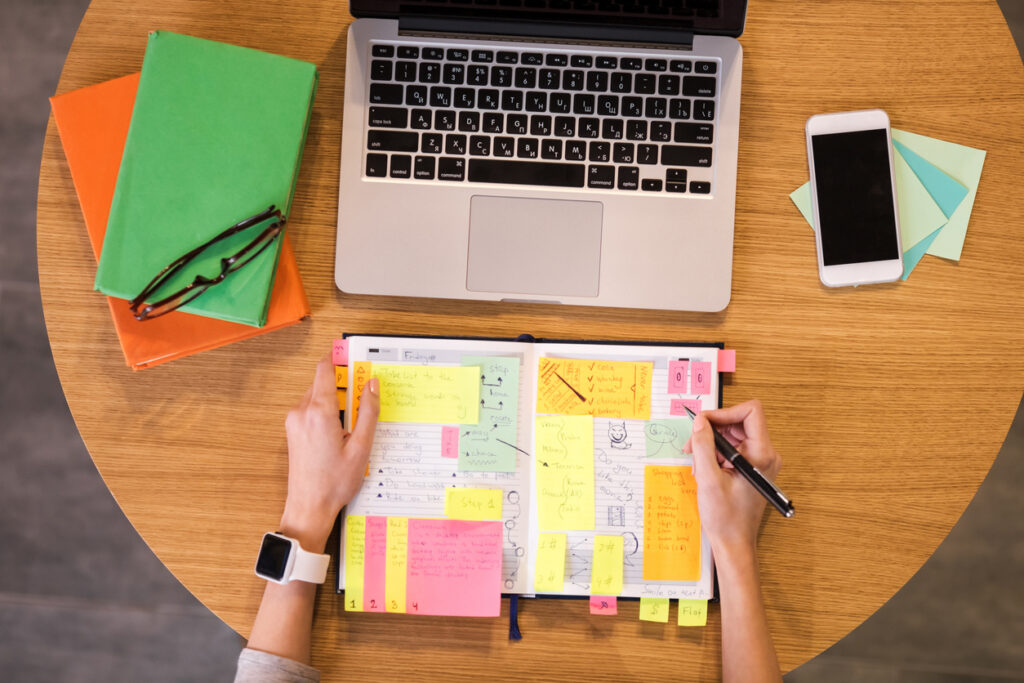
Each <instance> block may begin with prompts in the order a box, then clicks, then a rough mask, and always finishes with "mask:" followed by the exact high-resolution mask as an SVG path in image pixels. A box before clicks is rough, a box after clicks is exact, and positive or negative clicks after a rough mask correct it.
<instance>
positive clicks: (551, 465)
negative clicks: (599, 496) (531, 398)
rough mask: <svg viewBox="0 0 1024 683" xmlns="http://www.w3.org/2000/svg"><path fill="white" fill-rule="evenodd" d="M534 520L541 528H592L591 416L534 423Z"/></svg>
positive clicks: (547, 419)
mask: <svg viewBox="0 0 1024 683" xmlns="http://www.w3.org/2000/svg"><path fill="white" fill-rule="evenodd" d="M535 434H536V443H537V448H536V460H537V464H536V470H537V493H536V496H537V523H538V526H539V528H540V530H541V531H564V530H568V529H593V528H594V418H592V417H591V416H589V415H575V416H541V417H538V418H537V423H536V430H535Z"/></svg>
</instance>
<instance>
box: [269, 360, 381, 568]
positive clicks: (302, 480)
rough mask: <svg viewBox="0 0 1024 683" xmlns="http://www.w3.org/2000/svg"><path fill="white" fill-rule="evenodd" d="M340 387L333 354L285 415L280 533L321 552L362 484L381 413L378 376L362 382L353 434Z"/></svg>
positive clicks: (324, 362)
mask: <svg viewBox="0 0 1024 683" xmlns="http://www.w3.org/2000/svg"><path fill="white" fill-rule="evenodd" d="M336 392H337V388H336V387H335V382H334V368H333V367H332V366H331V362H330V360H329V356H324V357H323V358H321V359H320V363H319V364H318V365H317V367H316V376H315V377H314V378H313V384H312V386H310V388H309V390H308V391H306V395H305V396H303V397H302V400H300V401H299V403H298V404H297V405H296V406H295V407H294V408H292V410H291V411H290V412H289V413H288V418H287V419H286V420H285V432H286V433H287V435H288V499H287V501H286V502H285V506H284V514H283V515H282V516H281V532H282V533H283V534H285V535H286V536H290V537H292V538H295V539H296V540H298V541H299V542H300V543H301V544H302V547H303V548H304V549H306V550H308V551H310V552H322V551H323V549H324V547H325V546H326V544H327V537H328V536H329V535H330V533H331V528H332V527H333V526H334V520H335V519H336V518H337V516H338V513H339V512H340V511H341V508H342V507H344V506H345V505H346V504H348V502H349V501H350V500H352V498H353V497H354V496H355V495H356V492H358V491H359V488H360V487H361V486H362V485H363V477H364V473H365V472H366V463H367V461H368V460H369V458H370V447H371V446H372V445H373V433H374V429H375V428H376V427H377V415H378V414H379V413H380V390H379V383H378V380H377V379H371V380H370V381H369V382H367V383H366V385H365V386H364V387H363V393H362V394H361V396H360V403H359V420H358V422H357V423H356V426H355V429H354V430H353V431H352V432H351V433H349V432H347V431H346V430H345V429H344V428H343V427H342V425H341V421H340V420H338V399H337V396H336Z"/></svg>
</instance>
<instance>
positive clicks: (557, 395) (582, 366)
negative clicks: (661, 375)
mask: <svg viewBox="0 0 1024 683" xmlns="http://www.w3.org/2000/svg"><path fill="white" fill-rule="evenodd" d="M653 375H654V364H653V363H638V362H632V361H613V360H581V359H577V358H541V359H540V361H539V364H538V367H537V412H538V413H549V414H552V415H593V416H595V417H619V418H631V419H636V420H648V419H650V417H651V378H652V376H653Z"/></svg>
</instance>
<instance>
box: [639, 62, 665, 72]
mask: <svg viewBox="0 0 1024 683" xmlns="http://www.w3.org/2000/svg"><path fill="white" fill-rule="evenodd" d="M644 68H645V69H646V70H647V71H664V70H665V69H667V68H668V63H667V62H666V61H665V60H664V59H647V60H644Z"/></svg>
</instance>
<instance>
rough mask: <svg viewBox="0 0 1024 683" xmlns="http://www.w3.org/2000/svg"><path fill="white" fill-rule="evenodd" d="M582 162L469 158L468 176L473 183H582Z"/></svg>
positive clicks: (560, 185)
mask: <svg viewBox="0 0 1024 683" xmlns="http://www.w3.org/2000/svg"><path fill="white" fill-rule="evenodd" d="M585 175H586V166H585V165H583V164H556V163H552V162H550V161H499V160H496V159H470V160H469V180H470V182H475V183H506V184H509V185H555V186H558V187H583V179H584V176H585Z"/></svg>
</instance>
